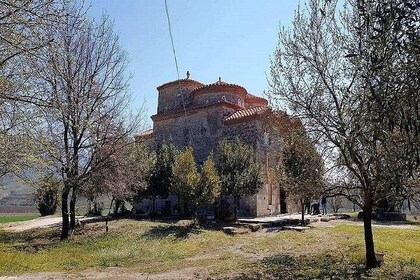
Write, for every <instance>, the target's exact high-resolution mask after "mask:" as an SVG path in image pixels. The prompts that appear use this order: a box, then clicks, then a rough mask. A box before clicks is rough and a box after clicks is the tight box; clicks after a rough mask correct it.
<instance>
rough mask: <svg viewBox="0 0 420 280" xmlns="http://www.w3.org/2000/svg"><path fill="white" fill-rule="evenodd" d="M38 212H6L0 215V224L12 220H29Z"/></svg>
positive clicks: (35, 216) (36, 216)
mask: <svg viewBox="0 0 420 280" xmlns="http://www.w3.org/2000/svg"><path fill="white" fill-rule="evenodd" d="M38 217H39V214H35V213H30V214H8V215H3V216H0V224H4V223H12V222H21V221H29V220H33V219H35V218H38Z"/></svg>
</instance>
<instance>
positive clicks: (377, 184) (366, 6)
mask: <svg viewBox="0 0 420 280" xmlns="http://www.w3.org/2000/svg"><path fill="white" fill-rule="evenodd" d="M416 2H417V1H399V0H398V1H391V0H390V1H376V0H372V1H356V0H348V1H344V6H338V1H337V0H335V1H334V0H325V1H324V0H310V1H308V4H305V8H303V9H302V8H301V7H298V9H297V11H296V13H295V18H294V21H293V27H292V28H291V29H285V28H283V29H281V30H280V33H279V46H278V48H277V50H276V52H275V55H274V58H273V60H272V66H271V82H270V87H271V89H270V93H271V94H272V96H273V97H276V98H278V99H280V100H281V101H282V102H283V104H285V105H286V107H287V108H288V109H289V110H290V111H292V112H293V114H294V115H296V116H298V117H299V118H300V119H301V120H302V121H303V122H304V124H305V125H306V127H307V128H308V132H309V133H311V134H312V136H314V137H313V138H314V139H317V140H318V141H319V144H320V145H322V148H323V151H325V152H326V154H327V155H328V156H329V158H328V159H329V162H330V163H331V164H330V166H329V170H330V171H331V172H330V174H335V176H330V182H331V185H333V186H334V187H335V189H336V190H339V191H338V192H337V193H338V194H343V195H346V196H347V197H349V198H350V199H352V200H353V201H354V202H355V203H357V204H358V205H359V206H360V207H361V208H362V209H363V212H364V237H365V245H366V267H367V268H373V267H376V266H377V265H378V263H377V260H376V257H375V250H374V242H373V234H372V225H371V219H372V210H373V209H374V207H375V205H376V204H377V202H378V201H379V200H381V199H383V197H384V195H386V194H392V195H395V196H397V197H401V195H402V194H403V193H404V194H406V195H410V196H411V197H414V196H415V195H416V194H415V193H416V192H418V189H419V188H418V175H419V156H418V155H419V153H418V150H419V149H418V148H419V143H420V142H419V138H418V137H419V136H418V135H419V133H418V131H419V125H420V122H419V115H420V114H419V108H418V104H419V95H418V92H419V82H418V81H419V80H418V79H419V77H418V75H417V76H416V75H415V74H414V75H413V70H414V69H415V68H416V67H418V59H419V49H418V47H416V45H417V46H418V44H417V43H418V17H419V15H418V12H417V10H416V9H417V8H418V3H416ZM416 22H417V23H416ZM416 34H417V35H416ZM409 100H411V101H409ZM410 103H411V104H410ZM397 151H400V152H401V158H399V159H398V158H397V157H396V155H397V154H398V152H397ZM337 174H339V176H337ZM349 182H352V183H351V184H350V183H349ZM390 182H392V185H391V184H390ZM395 182H397V184H394V183H395ZM416 182H417V183H416Z"/></svg>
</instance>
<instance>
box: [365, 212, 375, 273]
mask: <svg viewBox="0 0 420 280" xmlns="http://www.w3.org/2000/svg"><path fill="white" fill-rule="evenodd" d="M363 225H364V230H365V247H366V269H371V268H375V267H378V262H377V261H376V256H375V246H374V243H373V233H372V206H370V205H366V206H365V207H363Z"/></svg>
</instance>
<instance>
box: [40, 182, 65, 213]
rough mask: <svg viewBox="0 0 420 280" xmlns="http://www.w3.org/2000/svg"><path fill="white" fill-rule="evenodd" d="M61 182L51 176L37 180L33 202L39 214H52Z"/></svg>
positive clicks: (55, 206)
mask: <svg viewBox="0 0 420 280" xmlns="http://www.w3.org/2000/svg"><path fill="white" fill-rule="evenodd" d="M60 185H61V182H60V181H59V180H57V179H55V178H53V177H52V176H46V177H43V178H42V179H40V180H39V182H38V187H37V189H36V191H35V195H34V196H35V204H36V208H37V209H38V211H39V213H40V214H41V216H47V215H52V214H54V213H55V210H56V209H57V205H58V194H59V191H60Z"/></svg>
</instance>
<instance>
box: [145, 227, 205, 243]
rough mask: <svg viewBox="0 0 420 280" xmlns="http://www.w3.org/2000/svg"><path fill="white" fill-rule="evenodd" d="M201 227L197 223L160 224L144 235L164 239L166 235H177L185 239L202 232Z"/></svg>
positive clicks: (178, 237) (176, 236) (149, 237)
mask: <svg viewBox="0 0 420 280" xmlns="http://www.w3.org/2000/svg"><path fill="white" fill-rule="evenodd" d="M200 232H201V230H200V228H197V227H196V226H195V225H174V224H168V225H158V226H155V227H152V228H151V229H149V230H147V231H146V232H145V233H144V234H143V237H145V238H147V239H162V238H165V237H171V236H172V237H175V238H177V239H185V238H188V237H190V236H192V235H197V234H200Z"/></svg>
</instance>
